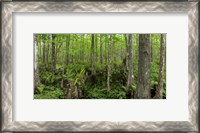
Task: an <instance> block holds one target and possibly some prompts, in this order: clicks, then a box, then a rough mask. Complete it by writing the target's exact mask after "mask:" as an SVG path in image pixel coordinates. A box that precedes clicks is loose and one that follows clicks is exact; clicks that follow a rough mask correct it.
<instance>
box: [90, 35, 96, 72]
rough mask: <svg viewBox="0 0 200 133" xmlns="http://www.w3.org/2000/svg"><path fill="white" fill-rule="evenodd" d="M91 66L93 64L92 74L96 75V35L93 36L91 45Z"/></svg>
mask: <svg viewBox="0 0 200 133" xmlns="http://www.w3.org/2000/svg"><path fill="white" fill-rule="evenodd" d="M91 64H92V74H94V73H95V66H94V34H92V43H91Z"/></svg>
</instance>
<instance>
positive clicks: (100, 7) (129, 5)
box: [1, 0, 199, 132]
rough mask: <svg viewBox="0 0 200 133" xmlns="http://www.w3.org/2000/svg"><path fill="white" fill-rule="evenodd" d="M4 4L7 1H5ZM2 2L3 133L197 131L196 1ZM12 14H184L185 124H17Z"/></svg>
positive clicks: (197, 33)
mask: <svg viewBox="0 0 200 133" xmlns="http://www.w3.org/2000/svg"><path fill="white" fill-rule="evenodd" d="M6 1H7V2H6ZM6 1H4V2H2V32H1V33H2V40H1V42H2V45H1V56H2V58H1V59H2V66H1V67H2V74H1V88H2V89H1V104H2V108H1V113H2V114H1V115H2V118H1V121H2V129H1V131H4V132H13V131H159V132H161V131H168V132H171V131H185V132H198V131H199V126H198V124H199V122H198V111H199V110H198V107H199V103H198V98H199V91H198V88H199V86H198V83H199V77H198V76H199V74H198V73H199V72H198V67H199V65H198V51H199V50H198V49H199V47H198V44H199V25H198V24H199V22H198V16H199V2H197V1H196V2H195V1H189V2H187V1H185V2H183V1H182V2H178V1H174V2H163V1H160V2H144V1H143V2H137V1H135V2H130V1H129V2H120V1H115V2H105V1H104V2H100V1H97V2H91V1H90V2H89V1H88V2H83V1H82V2H81V1H76V2H72V1H69V2H12V1H10V2H9V0H6ZM14 12H173V13H175V12H186V13H188V19H189V25H188V28H189V42H188V47H189V50H188V53H189V56H188V62H189V64H188V69H189V71H188V74H189V77H188V79H189V81H188V82H189V89H188V94H189V99H188V107H189V109H188V110H189V119H188V121H174V122H170V121H160V122H158V121H154V122H148V121H143V122H140V121H127V122H121V121H101V122H98V121H94V122H86V121H79V122H77V121H76V122H75V121H66V122H59V121H54V122H34V121H33V122H19V121H18V122H17V121H13V120H12V114H13V109H12V103H13V100H12V93H13V90H12V67H13V66H12V13H14Z"/></svg>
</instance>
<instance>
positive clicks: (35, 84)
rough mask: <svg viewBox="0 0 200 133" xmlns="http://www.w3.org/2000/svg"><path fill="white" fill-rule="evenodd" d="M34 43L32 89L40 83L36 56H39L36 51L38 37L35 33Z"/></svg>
mask: <svg viewBox="0 0 200 133" xmlns="http://www.w3.org/2000/svg"><path fill="white" fill-rule="evenodd" d="M34 43H35V47H34V48H35V49H34V50H35V53H34V54H35V56H34V59H35V62H34V63H35V65H34V91H35V89H36V88H37V87H38V85H39V84H40V78H39V69H38V58H39V53H38V39H37V34H35V35H34Z"/></svg>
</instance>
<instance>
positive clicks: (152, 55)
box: [151, 34, 153, 62]
mask: <svg viewBox="0 0 200 133" xmlns="http://www.w3.org/2000/svg"><path fill="white" fill-rule="evenodd" d="M151 62H153V34H151Z"/></svg>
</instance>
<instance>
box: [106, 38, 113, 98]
mask: <svg viewBox="0 0 200 133" xmlns="http://www.w3.org/2000/svg"><path fill="white" fill-rule="evenodd" d="M111 40H112V35H109V42H108V61H107V62H108V63H107V94H108V95H109V93H110V75H111V74H110V73H111V53H110V52H111Z"/></svg>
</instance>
